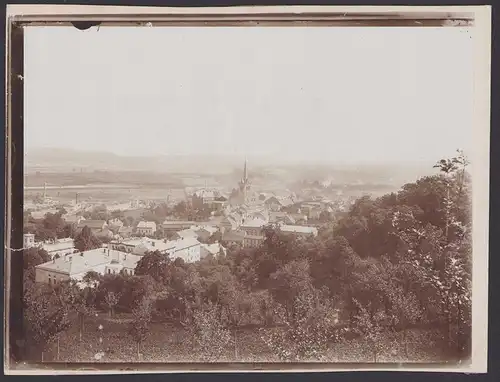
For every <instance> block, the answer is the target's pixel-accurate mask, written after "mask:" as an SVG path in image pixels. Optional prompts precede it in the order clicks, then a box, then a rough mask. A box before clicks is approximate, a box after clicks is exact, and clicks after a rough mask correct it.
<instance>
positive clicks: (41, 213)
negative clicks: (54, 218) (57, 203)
mask: <svg viewBox="0 0 500 382" xmlns="http://www.w3.org/2000/svg"><path fill="white" fill-rule="evenodd" d="M58 212H59V211H58V210H56V209H54V208H48V209H47V208H45V209H42V210H38V211H31V217H32V218H33V219H37V220H38V219H43V218H44V217H45V215H47V214H57V213H58Z"/></svg>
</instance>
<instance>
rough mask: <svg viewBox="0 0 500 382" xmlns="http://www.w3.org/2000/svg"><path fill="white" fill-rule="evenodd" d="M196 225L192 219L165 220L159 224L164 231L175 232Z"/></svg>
mask: <svg viewBox="0 0 500 382" xmlns="http://www.w3.org/2000/svg"><path fill="white" fill-rule="evenodd" d="M193 225H196V222H194V221H181V220H165V221H164V222H163V223H162V224H161V228H162V229H163V232H164V233H167V232H177V231H182V230H183V229H188V228H191V226H193Z"/></svg>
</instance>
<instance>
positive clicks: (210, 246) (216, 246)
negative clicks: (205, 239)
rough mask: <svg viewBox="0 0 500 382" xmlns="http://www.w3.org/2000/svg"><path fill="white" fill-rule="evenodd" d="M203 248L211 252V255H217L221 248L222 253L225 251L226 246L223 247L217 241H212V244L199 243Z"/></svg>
mask: <svg viewBox="0 0 500 382" xmlns="http://www.w3.org/2000/svg"><path fill="white" fill-rule="evenodd" d="M201 246H202V247H203V248H204V249H206V250H207V252H209V253H211V254H212V255H218V254H219V253H220V251H221V250H222V251H223V252H224V254H225V253H226V248H224V247H223V246H222V245H220V244H219V243H213V244H202V245H201Z"/></svg>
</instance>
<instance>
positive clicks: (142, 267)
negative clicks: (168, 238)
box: [135, 251, 171, 283]
mask: <svg viewBox="0 0 500 382" xmlns="http://www.w3.org/2000/svg"><path fill="white" fill-rule="evenodd" d="M170 263H171V260H170V258H169V257H168V256H165V255H164V254H162V253H160V252H159V251H155V252H148V253H146V254H145V255H144V256H143V257H142V258H141V259H140V260H139V262H138V263H137V265H136V267H135V274H136V275H137V276H146V275H149V276H151V277H152V278H153V279H154V280H155V281H157V282H159V283H164V282H165V278H166V270H167V266H168V265H169V264H170Z"/></svg>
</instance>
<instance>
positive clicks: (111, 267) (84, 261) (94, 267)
mask: <svg viewBox="0 0 500 382" xmlns="http://www.w3.org/2000/svg"><path fill="white" fill-rule="evenodd" d="M140 259H141V256H136V255H132V254H130V253H124V252H120V251H115V250H110V249H109V248H99V249H93V250H90V251H85V252H79V253H73V254H70V255H65V256H62V257H60V258H58V259H52V261H49V262H46V263H43V264H40V265H37V266H36V267H35V281H36V282H39V283H46V284H52V285H53V284H57V283H59V282H61V281H66V280H70V279H72V280H76V281H81V280H82V279H83V277H84V276H85V275H86V274H87V272H89V271H94V272H97V273H99V274H101V275H104V274H114V273H119V272H121V271H123V272H124V273H125V274H130V275H133V274H134V272H135V266H136V265H137V262H138V261H139V260H140Z"/></svg>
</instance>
